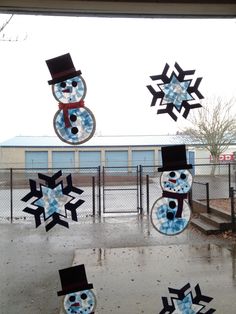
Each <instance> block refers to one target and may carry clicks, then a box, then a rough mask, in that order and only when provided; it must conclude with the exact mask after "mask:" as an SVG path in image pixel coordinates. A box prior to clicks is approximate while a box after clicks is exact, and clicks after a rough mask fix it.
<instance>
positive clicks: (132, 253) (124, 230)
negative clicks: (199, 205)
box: [0, 216, 236, 314]
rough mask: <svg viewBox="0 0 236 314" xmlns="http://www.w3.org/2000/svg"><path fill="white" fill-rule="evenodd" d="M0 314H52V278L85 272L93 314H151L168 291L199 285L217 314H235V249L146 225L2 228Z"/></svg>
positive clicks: (114, 221) (214, 239) (117, 222)
mask: <svg viewBox="0 0 236 314" xmlns="http://www.w3.org/2000/svg"><path fill="white" fill-rule="evenodd" d="M0 237H1V240H0V250H1V263H0V267H1V269H0V282H1V286H0V296H1V307H0V313H1V314H14V313H23V314H39V313H42V314H58V313H59V312H60V308H61V303H62V302H63V297H58V296H57V291H59V290H61V283H60V278H59V273H58V270H59V269H62V268H67V267H70V266H71V265H72V263H74V264H85V267H86V273H87V278H88V282H91V283H93V285H94V288H95V292H96V295H97V300H98V306H97V311H96V313H100V314H108V313H117V314H119V313H122V314H124V313H127V314H139V313H146V314H154V313H159V312H160V311H161V309H162V307H163V305H162V301H161V297H162V296H166V297H169V292H168V287H172V288H176V289H179V288H181V287H183V286H184V285H185V284H187V283H190V284H191V287H195V286H196V284H198V283H199V285H200V287H201V289H202V293H203V294H206V295H207V296H211V297H212V298H213V300H212V302H211V303H210V304H209V305H208V306H207V307H209V308H210V307H212V308H215V309H216V313H220V314H235V313H236V302H235V296H236V241H234V240H226V239H224V238H223V237H221V236H208V237H206V236H204V235H202V234H201V233H200V232H199V231H196V230H194V229H193V228H192V227H191V226H189V227H188V229H187V230H186V231H184V232H183V233H181V234H180V235H178V236H174V237H167V236H163V235H161V234H159V233H158V232H157V231H156V230H155V229H154V228H152V225H151V224H150V222H149V220H148V219H147V218H143V219H140V218H139V217H137V216H130V217H113V218H112V217H109V218H104V219H103V220H102V221H94V222H93V221H88V220H87V221H86V222H84V223H81V222H80V223H72V224H70V229H66V228H63V227H61V226H56V227H55V228H53V229H52V230H50V231H49V232H48V233H46V231H45V228H44V225H41V226H40V227H39V228H38V229H35V227H34V222H33V221H32V222H28V223H14V224H9V223H1V226H0Z"/></svg>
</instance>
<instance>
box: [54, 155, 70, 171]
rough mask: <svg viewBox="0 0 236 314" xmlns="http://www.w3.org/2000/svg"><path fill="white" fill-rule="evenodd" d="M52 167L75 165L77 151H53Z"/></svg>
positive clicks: (60, 167) (59, 167)
mask: <svg viewBox="0 0 236 314" xmlns="http://www.w3.org/2000/svg"><path fill="white" fill-rule="evenodd" d="M52 167H53V168H56V169H62V168H69V169H68V171H70V170H71V169H70V168H74V167H75V153H74V152H52Z"/></svg>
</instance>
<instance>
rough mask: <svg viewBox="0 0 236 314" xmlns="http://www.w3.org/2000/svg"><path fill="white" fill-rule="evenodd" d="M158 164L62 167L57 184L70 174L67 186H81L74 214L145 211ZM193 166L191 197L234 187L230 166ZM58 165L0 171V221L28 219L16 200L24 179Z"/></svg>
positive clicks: (157, 192) (234, 170) (156, 184)
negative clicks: (46, 167)
mask: <svg viewBox="0 0 236 314" xmlns="http://www.w3.org/2000/svg"><path fill="white" fill-rule="evenodd" d="M158 167H160V166H158V165H157V166H146V165H145V166H142V165H140V166H137V167H136V166H135V167H117V166H116V167H103V168H101V167H87V168H70V169H69V168H64V169H63V168H62V169H60V170H61V171H62V176H61V179H60V180H62V182H63V186H66V184H67V179H66V178H67V176H68V175H70V174H71V178H72V182H73V185H74V186H75V187H77V188H80V189H81V190H83V193H82V194H81V195H80V198H81V199H82V200H84V201H85V202H84V203H83V204H82V205H81V206H80V207H79V208H78V210H77V213H78V216H79V217H85V218H86V217H88V216H89V217H90V216H99V217H100V216H102V215H104V214H109V213H113V214H114V213H139V214H145V215H146V214H149V212H150V210H151V207H152V204H153V203H154V202H155V201H156V200H157V198H159V197H160V196H161V195H162V188H161V186H160V177H161V174H162V173H161V172H158ZM214 167H215V170H214V171H215V175H211V170H212V165H209V164H206V165H204V164H196V165H194V166H193V169H192V170H191V171H192V173H193V185H192V189H191V198H192V199H193V200H205V201H207V199H209V200H211V199H219V198H229V191H230V187H233V188H234V189H236V165H235V164H232V163H228V164H223V163H221V164H215V165H214ZM57 171H59V169H53V168H50V169H42V168H38V169H37V168H32V169H25V168H5V169H0V219H6V220H9V221H11V222H12V221H13V220H14V219H18V220H19V219H24V220H25V219H32V217H33V215H29V214H27V213H25V212H23V209H24V208H25V207H26V206H27V204H26V202H23V201H22V200H21V199H22V198H23V197H24V196H25V195H26V194H27V193H29V192H30V184H29V182H30V180H33V181H34V182H36V184H37V188H38V189H39V184H45V182H43V180H42V179H40V178H39V176H38V174H39V173H41V174H44V175H46V176H52V175H53V174H54V173H56V172H57Z"/></svg>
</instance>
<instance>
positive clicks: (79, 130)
mask: <svg viewBox="0 0 236 314" xmlns="http://www.w3.org/2000/svg"><path fill="white" fill-rule="evenodd" d="M52 93H53V96H54V97H55V99H56V100H57V101H59V108H60V109H59V110H58V111H57V112H56V114H55V116H54V119H53V125H54V130H55V132H56V134H57V136H58V137H59V138H60V139H61V140H62V141H64V142H66V143H68V144H72V145H77V144H82V143H84V142H86V141H88V140H89V139H90V138H91V137H92V136H93V135H94V132H95V128H96V121H95V118H94V115H93V113H92V112H91V110H89V109H88V108H86V107H85V106H84V103H83V99H84V97H85V95H86V84H85V81H84V79H83V78H82V76H81V75H77V76H75V77H72V78H69V79H67V80H64V81H62V82H58V83H56V84H53V85H52Z"/></svg>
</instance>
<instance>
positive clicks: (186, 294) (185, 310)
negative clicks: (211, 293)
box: [159, 283, 216, 314]
mask: <svg viewBox="0 0 236 314" xmlns="http://www.w3.org/2000/svg"><path fill="white" fill-rule="evenodd" d="M190 288H191V286H190V284H189V283H187V284H186V285H185V286H184V287H182V288H181V289H173V288H168V290H169V293H171V294H174V295H177V297H176V296H175V297H171V302H170V303H169V302H168V299H167V297H162V303H163V309H162V310H161V311H160V313H159V314H171V313H173V314H203V313H204V314H212V313H214V312H215V311H216V310H215V309H212V308H210V309H208V310H206V309H205V307H206V305H203V303H210V302H211V301H212V299H213V298H212V297H208V296H205V295H203V294H202V293H201V289H200V286H199V284H197V285H196V286H195V288H194V290H195V297H194V296H193V292H192V291H191V290H190ZM202 310H203V312H202Z"/></svg>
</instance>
